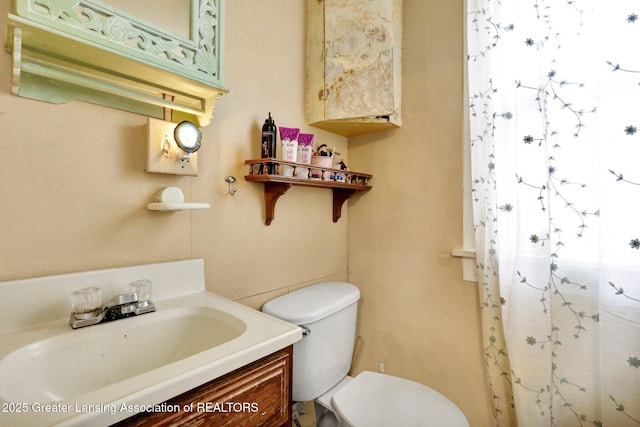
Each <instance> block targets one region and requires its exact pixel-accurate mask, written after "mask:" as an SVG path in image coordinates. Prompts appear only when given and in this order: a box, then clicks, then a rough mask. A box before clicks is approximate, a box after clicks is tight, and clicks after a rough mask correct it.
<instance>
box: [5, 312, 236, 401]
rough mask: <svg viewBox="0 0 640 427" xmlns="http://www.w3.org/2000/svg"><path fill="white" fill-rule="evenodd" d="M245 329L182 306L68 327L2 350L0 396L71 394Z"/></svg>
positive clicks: (168, 362)
mask: <svg viewBox="0 0 640 427" xmlns="http://www.w3.org/2000/svg"><path fill="white" fill-rule="evenodd" d="M245 329H246V324H245V323H244V322H243V321H242V320H241V319H239V318H237V317H235V316H233V315H231V314H228V313H225V312H223V311H220V310H217V309H215V308H211V307H182V308H173V309H169V310H164V311H161V312H160V311H159V312H156V313H151V314H146V315H144V316H140V317H136V318H129V319H125V320H119V321H116V322H111V323H106V324H101V325H97V326H91V327H87V328H83V329H80V330H69V331H68V332H66V333H62V334H60V335H56V336H53V337H50V338H45V339H42V340H39V341H36V342H33V343H30V344H28V345H26V346H23V347H21V348H19V349H17V350H15V351H13V352H12V353H10V354H8V355H6V356H5V357H4V358H3V359H2V360H1V361H0V398H1V399H2V400H4V401H7V402H15V403H18V402H19V403H25V402H27V403H34V402H38V403H51V402H59V401H63V400H68V399H72V398H75V397H77V396H81V395H83V394H86V393H88V392H91V391H94V390H99V389H102V388H104V387H107V386H109V385H110V384H116V383H120V382H122V381H125V380H127V379H131V378H134V377H137V376H139V375H142V374H145V373H151V371H154V370H157V369H159V368H166V367H172V365H176V364H179V362H180V361H185V360H186V359H189V358H193V357H196V356H197V355H202V354H203V353H205V352H207V351H208V350H211V349H214V348H216V347H218V346H220V345H222V344H224V343H227V342H229V341H231V340H233V339H235V338H237V337H239V336H240V335H242V334H243V332H244V331H245ZM174 369H178V370H179V369H180V368H179V366H178V367H176V366H174Z"/></svg>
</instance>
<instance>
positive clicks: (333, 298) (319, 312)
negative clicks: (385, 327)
mask: <svg viewBox="0 0 640 427" xmlns="http://www.w3.org/2000/svg"><path fill="white" fill-rule="evenodd" d="M359 299H360V290H359V289H358V288H357V287H355V286H354V285H352V284H350V283H345V282H322V283H318V284H315V285H311V286H308V287H306V288H302V289H298V290H296V291H293V292H290V293H288V294H286V295H282V296H281V297H278V298H275V299H272V300H271V301H267V302H266V303H265V304H264V305H263V306H262V311H263V312H264V313H267V314H270V315H272V316H275V317H277V318H279V319H282V320H286V321H287V322H291V323H294V324H296V325H306V324H309V323H313V322H317V321H318V320H320V319H324V318H325V317H327V316H330V315H332V314H333V313H336V312H338V311H340V310H342V309H343V308H345V307H348V306H349V305H351V304H353V303H354V302H357V301H358V300H359Z"/></svg>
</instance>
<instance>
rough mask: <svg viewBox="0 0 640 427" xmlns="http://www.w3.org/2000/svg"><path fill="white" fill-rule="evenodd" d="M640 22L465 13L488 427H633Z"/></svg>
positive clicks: (517, 3) (587, 7) (636, 411)
mask: <svg viewBox="0 0 640 427" xmlns="http://www.w3.org/2000/svg"><path fill="white" fill-rule="evenodd" d="M639 15H640V2H638V0H607V1H602V0H599V1H596V0H588V1H582V0H564V1H561V0H554V1H550V0H549V1H545V0H502V1H498V0H467V44H468V76H469V78H468V84H469V122H470V129H469V135H470V141H469V143H470V144H471V163H472V183H471V185H472V195H473V205H474V227H475V233H476V244H477V260H478V271H479V278H480V280H479V284H480V298H481V303H482V316H483V319H482V320H483V330H484V352H485V362H486V368H487V378H488V381H489V385H490V387H491V391H492V403H493V405H494V406H493V409H494V416H495V419H496V425H499V426H509V425H518V426H531V427H540V426H561V427H564V426H591V425H595V426H605V427H608V426H610V427H624V426H638V425H640V167H639V166H640V18H639V17H638V16H639Z"/></svg>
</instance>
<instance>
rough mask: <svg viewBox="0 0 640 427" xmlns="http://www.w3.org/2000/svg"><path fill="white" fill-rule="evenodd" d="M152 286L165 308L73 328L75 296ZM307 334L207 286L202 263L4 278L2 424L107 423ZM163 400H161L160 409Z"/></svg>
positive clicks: (0, 303)
mask: <svg viewBox="0 0 640 427" xmlns="http://www.w3.org/2000/svg"><path fill="white" fill-rule="evenodd" d="M143 278H144V279H145V280H149V281H151V282H152V283H153V296H152V301H153V303H154V305H155V307H156V311H155V312H152V313H146V314H142V315H137V316H132V317H128V318H125V319H120V320H115V321H110V322H107V323H101V324H98V325H93V326H87V327H83V328H79V329H72V328H71V326H70V325H69V311H70V304H69V295H71V294H72V293H73V292H74V291H75V290H77V289H82V288H85V287H87V286H98V287H100V288H101V289H102V291H103V293H104V295H106V296H109V297H111V296H114V295H120V294H122V293H124V292H126V291H127V290H128V289H129V287H128V286H127V284H129V283H131V282H134V281H137V280H140V279H143ZM300 339H302V332H301V329H300V328H299V327H298V326H296V325H294V324H291V323H288V322H284V321H282V320H280V319H276V318H274V317H272V316H268V315H266V314H264V313H261V312H260V311H258V310H255V309H253V308H250V307H247V306H245V305H243V304H239V303H237V302H234V301H231V300H229V299H227V298H224V297H222V296H219V295H216V294H214V293H212V292H209V291H207V289H206V286H205V280H204V262H203V260H201V259H200V260H183V261H172V262H166V263H157V264H147V265H138V266H130V267H118V268H113V269H105V270H93V271H87V272H79V273H70V274H62V275H57V276H45V277H40V278H31V279H19V280H14V281H5V282H0V406H1V407H2V408H3V409H6V410H0V426H12V427H33V426H54V425H55V426H56V427H86V426H92V427H107V426H111V425H113V424H114V423H117V422H119V421H122V420H124V419H127V418H129V417H131V416H133V415H135V414H136V413H138V412H144V411H150V412H153V411H157V410H161V411H165V409H162V407H160V409H156V406H157V405H161V404H162V402H166V401H168V400H170V399H172V398H174V397H176V396H179V395H181V394H183V393H185V392H188V391H189V390H193V389H197V388H198V387H201V386H202V385H204V384H206V383H208V382H210V381H214V380H216V379H218V378H221V377H222V376H224V375H226V374H229V373H231V372H233V371H234V370H236V369H238V368H241V367H243V366H246V365H248V364H250V363H252V362H255V361H256V360H259V359H261V358H263V357H265V356H268V355H269V354H273V353H274V352H276V351H279V350H281V349H283V348H286V347H288V346H290V345H292V344H294V343H295V342H297V341H299V340H300ZM154 405H155V406H154Z"/></svg>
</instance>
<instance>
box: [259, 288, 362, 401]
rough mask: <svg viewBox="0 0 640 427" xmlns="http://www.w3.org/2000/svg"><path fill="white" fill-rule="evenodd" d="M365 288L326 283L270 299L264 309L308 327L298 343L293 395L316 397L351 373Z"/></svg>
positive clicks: (271, 313) (300, 397) (297, 396)
mask: <svg viewBox="0 0 640 427" xmlns="http://www.w3.org/2000/svg"><path fill="white" fill-rule="evenodd" d="M359 299H360V290H359V289H358V288H357V287H355V286H354V285H352V284H349V283H344V282H323V283H318V284H316V285H311V286H308V287H306V288H302V289H299V290H297V291H294V292H290V293H288V294H286V295H283V296H281V297H278V298H275V299H273V300H271V301H268V302H267V303H266V304H265V305H264V306H263V307H262V311H263V312H265V313H267V314H270V315H272V316H274V317H278V318H280V319H283V320H286V321H288V322H291V323H294V324H296V325H299V326H303V327H305V328H307V329H308V330H309V332H310V333H309V334H307V335H305V336H303V338H302V340H301V341H298V342H297V343H295V344H294V345H293V400H294V401H297V402H301V401H308V400H314V399H316V398H317V397H319V396H321V395H322V394H323V393H325V392H326V391H327V390H329V389H330V388H331V387H333V386H334V385H336V384H337V383H338V382H339V381H340V380H341V379H342V378H344V377H345V375H347V373H348V372H349V369H350V368H351V358H352V356H353V346H354V343H355V337H356V319H357V311H358V310H357V307H358V300H359Z"/></svg>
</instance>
